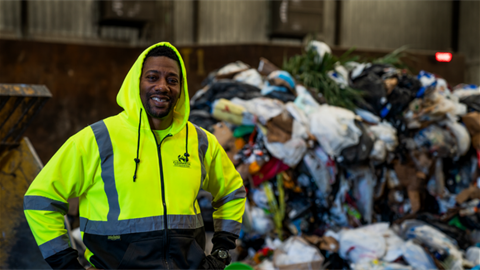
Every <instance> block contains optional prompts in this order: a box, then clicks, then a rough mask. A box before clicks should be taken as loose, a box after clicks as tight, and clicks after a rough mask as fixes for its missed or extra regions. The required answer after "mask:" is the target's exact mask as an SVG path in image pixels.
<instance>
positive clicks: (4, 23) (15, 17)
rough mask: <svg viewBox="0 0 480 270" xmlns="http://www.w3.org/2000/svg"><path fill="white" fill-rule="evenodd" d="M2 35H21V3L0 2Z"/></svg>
mask: <svg viewBox="0 0 480 270" xmlns="http://www.w3.org/2000/svg"><path fill="white" fill-rule="evenodd" d="M0 33H10V34H19V33H20V1H0Z"/></svg>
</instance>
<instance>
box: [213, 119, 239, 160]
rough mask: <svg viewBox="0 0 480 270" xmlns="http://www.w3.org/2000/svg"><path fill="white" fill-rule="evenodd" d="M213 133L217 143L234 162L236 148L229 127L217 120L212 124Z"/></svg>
mask: <svg viewBox="0 0 480 270" xmlns="http://www.w3.org/2000/svg"><path fill="white" fill-rule="evenodd" d="M213 130H214V131H213V135H215V137H217V140H218V143H220V145H221V146H222V147H223V149H225V152H227V155H228V158H229V159H230V160H231V161H232V162H234V163H235V160H234V159H233V157H234V156H235V154H236V152H237V149H236V147H235V137H233V133H232V131H231V130H230V128H228V127H227V125H225V123H223V122H219V123H217V124H215V125H214V126H213Z"/></svg>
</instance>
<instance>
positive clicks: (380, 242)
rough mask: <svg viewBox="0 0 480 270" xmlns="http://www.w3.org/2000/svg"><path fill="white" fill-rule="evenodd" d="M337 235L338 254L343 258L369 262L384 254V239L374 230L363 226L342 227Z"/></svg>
mask: <svg viewBox="0 0 480 270" xmlns="http://www.w3.org/2000/svg"><path fill="white" fill-rule="evenodd" d="M387 226H388V224H387ZM367 227H368V226H367ZM339 235H340V240H339V244H340V249H339V255H340V257H342V259H344V260H350V261H352V262H353V263H361V262H369V261H372V260H376V259H380V258H381V257H383V255H384V254H385V250H386V243H385V239H384V238H383V236H382V235H381V234H379V233H377V232H375V231H374V230H371V229H368V228H367V229H365V228H364V227H361V228H358V229H353V230H347V229H344V230H341V231H340V233H339Z"/></svg>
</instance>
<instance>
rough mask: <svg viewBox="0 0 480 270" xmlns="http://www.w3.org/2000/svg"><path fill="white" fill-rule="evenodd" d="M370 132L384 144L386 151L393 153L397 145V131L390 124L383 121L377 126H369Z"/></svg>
mask: <svg viewBox="0 0 480 270" xmlns="http://www.w3.org/2000/svg"><path fill="white" fill-rule="evenodd" d="M370 130H371V131H372V133H373V134H374V135H375V137H376V138H377V139H378V140H381V141H383V142H385V146H386V147H387V150H388V151H390V152H392V151H395V148H396V147H397V145H398V139H397V131H396V130H395V128H393V127H392V125H391V124H390V123H388V122H387V121H383V122H381V123H379V124H378V125H374V126H370Z"/></svg>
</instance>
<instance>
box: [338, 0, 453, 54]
mask: <svg viewBox="0 0 480 270" xmlns="http://www.w3.org/2000/svg"><path fill="white" fill-rule="evenodd" d="M342 5H343V10H342V27H341V37H340V44H341V46H344V47H351V46H355V47H364V48H378V49H380V48H382V49H395V48H398V47H401V46H403V45H408V46H409V47H410V48H415V49H427V50H446V49H449V48H450V46H451V44H450V42H451V41H450V39H451V25H452V2H451V1H430V0H421V1H401V0H375V1H364V0H345V1H342Z"/></svg>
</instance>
